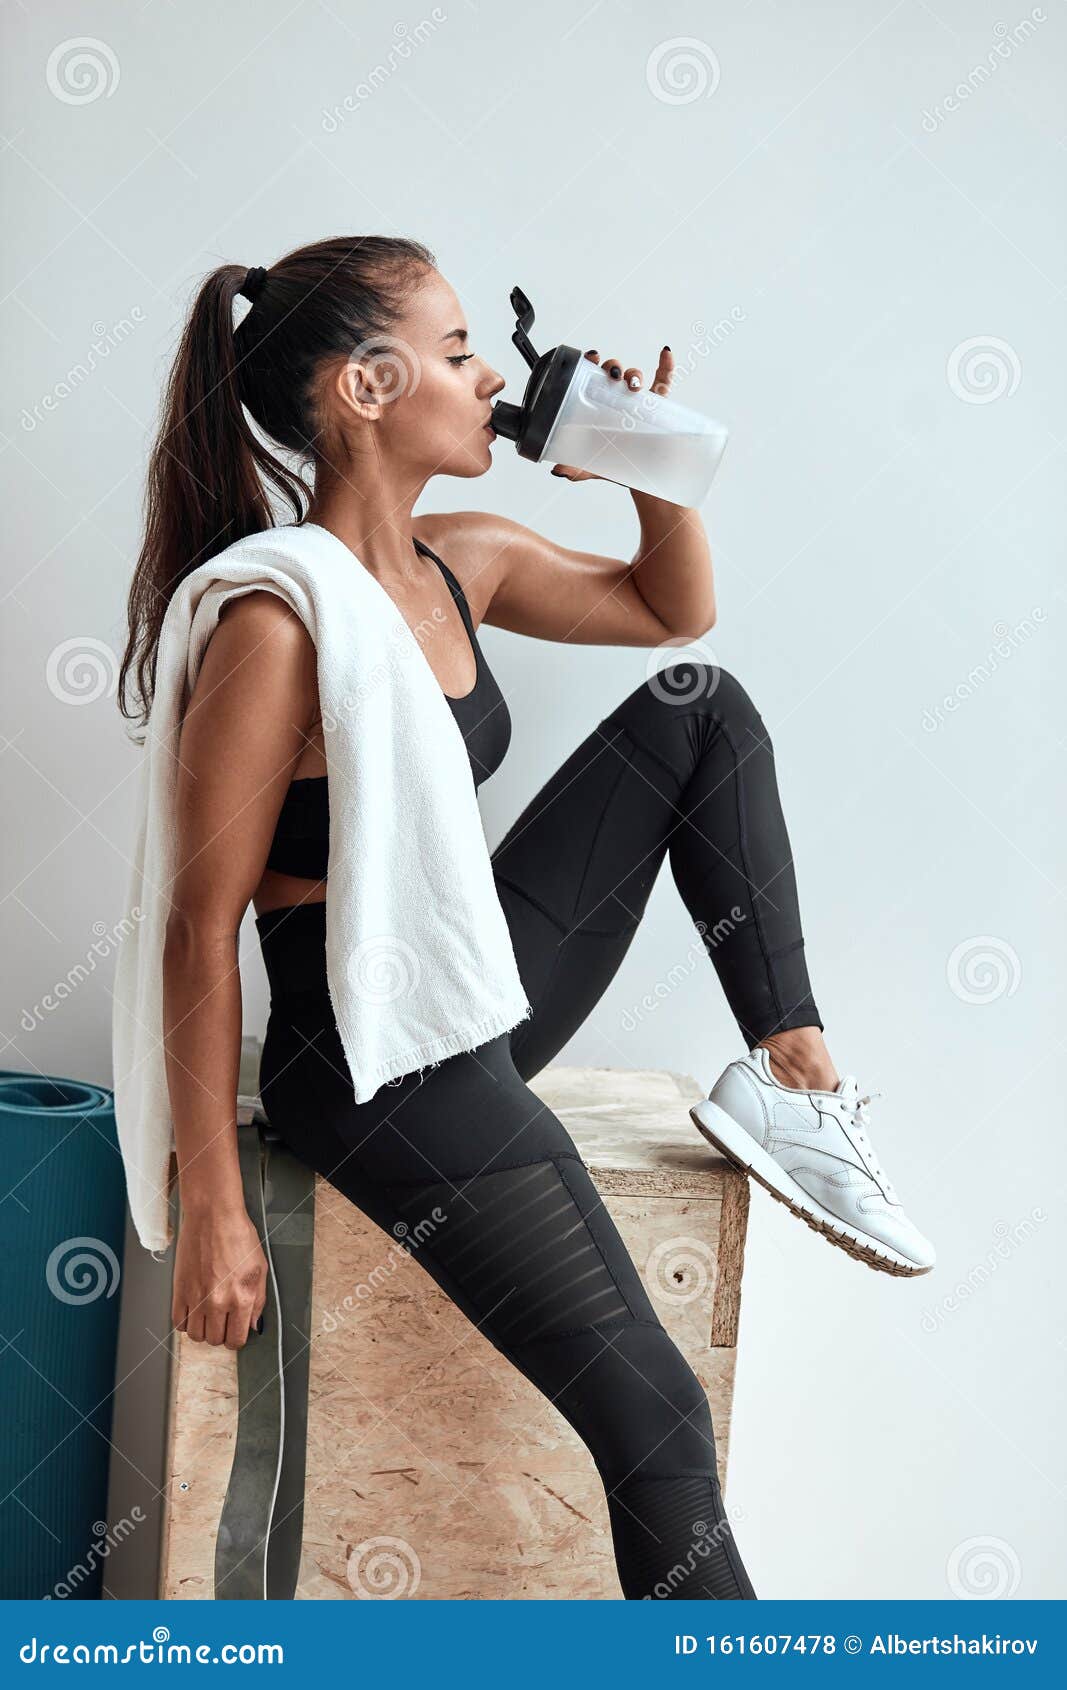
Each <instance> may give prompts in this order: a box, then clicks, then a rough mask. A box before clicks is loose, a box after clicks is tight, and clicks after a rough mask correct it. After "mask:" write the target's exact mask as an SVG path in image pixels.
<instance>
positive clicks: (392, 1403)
mask: <svg viewBox="0 0 1067 1690" xmlns="http://www.w3.org/2000/svg"><path fill="white" fill-rule="evenodd" d="M531 1089H532V1090H533V1091H535V1092H536V1093H537V1095H538V1096H539V1097H540V1098H541V1099H542V1100H543V1101H544V1102H545V1103H547V1104H548V1105H549V1106H550V1107H551V1108H552V1109H554V1110H555V1112H556V1113H557V1114H558V1115H559V1116H560V1118H561V1120H562V1121H563V1122H564V1124H565V1126H566V1127H567V1129H568V1131H569V1132H570V1134H571V1136H572V1137H573V1139H574V1141H575V1143H576V1145H577V1147H578V1150H579V1151H580V1153H581V1155H582V1157H583V1160H584V1161H585V1162H586V1164H587V1166H588V1168H589V1171H590V1173H591V1175H592V1177H593V1180H594V1183H595V1184H596V1185H597V1187H598V1189H599V1190H600V1192H601V1193H602V1194H603V1197H604V1201H605V1204H606V1206H607V1208H608V1210H609V1212H610V1214H611V1216H612V1218H613V1219H614V1221H615V1224H616V1225H617V1227H618V1228H619V1231H620V1232H621V1234H622V1236H623V1238H624V1239H625V1241H626V1244H627V1246H628V1248H629V1250H630V1252H631V1254H632V1256H633V1258H634V1260H635V1262H636V1264H637V1266H638V1269H639V1270H640V1272H641V1274H642V1276H643V1278H644V1281H645V1284H646V1286H647V1288H648V1291H649V1294H650V1296H651V1297H652V1300H653V1303H654V1304H655V1306H656V1308H657V1311H658V1312H659V1314H660V1318H661V1319H662V1321H663V1324H664V1326H665V1327H666V1328H667V1330H668V1332H669V1333H670V1334H671V1336H672V1337H673V1338H674V1340H675V1342H676V1343H677V1344H678V1346H679V1348H680V1349H681V1350H682V1351H683V1353H684V1354H685V1356H686V1358H687V1360H688V1361H689V1363H690V1365H691V1366H692V1368H693V1369H694V1371H695V1373H696V1374H697V1376H698V1377H699V1379H700V1380H701V1382H702V1384H703V1385H704V1387H705V1389H706V1390H707V1393H708V1399H709V1402H710V1405H711V1411H712V1415H713V1418H714V1424H715V1435H716V1445H717V1449H718V1458H719V1477H720V1482H721V1483H722V1485H723V1488H724V1494H725V1485H726V1459H727V1454H728V1450H729V1431H730V1405H731V1397H732V1393H733V1380H734V1363H735V1356H736V1343H737V1323H738V1312H739V1304H740V1296H741V1270H742V1261H743V1255H744V1242H745V1227H746V1221H747V1214H748V1184H747V1180H746V1179H745V1177H744V1176H743V1175H742V1174H741V1173H739V1172H737V1171H736V1170H735V1169H734V1168H733V1167H731V1166H730V1165H729V1164H728V1163H726V1162H725V1161H723V1160H721V1159H719V1158H717V1157H716V1156H715V1155H714V1154H713V1152H712V1150H711V1148H710V1146H709V1145H707V1143H706V1142H705V1141H704V1140H703V1139H702V1138H701V1137H700V1135H699V1134H698V1132H697V1130H696V1128H695V1127H694V1126H693V1124H692V1122H691V1121H690V1119H689V1115H688V1107H689V1104H690V1103H691V1102H693V1101H695V1100H696V1099H698V1098H700V1097H701V1096H703V1093H702V1092H701V1090H700V1088H699V1087H698V1086H697V1085H696V1084H695V1082H694V1081H693V1080H691V1079H688V1078H686V1077H684V1076H680V1075H675V1074H671V1073H666V1072H657V1071H647V1072H642V1071H626V1070H619V1069H606V1068H596V1069H588V1068H565V1067H549V1068H546V1069H545V1070H543V1072H542V1073H541V1074H539V1075H538V1076H537V1077H536V1078H535V1079H534V1080H533V1081H532V1082H531ZM390 1243H394V1241H392V1240H389V1239H388V1237H387V1235H386V1234H385V1233H384V1232H382V1231H381V1230H380V1229H379V1228H378V1227H377V1226H375V1225H374V1223H373V1222H371V1221H369V1220H367V1219H366V1217H365V1216H364V1215H363V1214H362V1213H361V1212H360V1211H359V1210H358V1209H356V1208H355V1207H354V1206H353V1205H352V1204H351V1203H349V1202H348V1200H347V1199H346V1198H344V1197H342V1195H341V1194H340V1193H339V1192H338V1191H336V1190H335V1189H334V1188H333V1187H332V1186H331V1185H330V1184H329V1183H328V1182H327V1181H325V1180H322V1179H321V1178H319V1177H317V1176H316V1182H315V1216H314V1272H313V1280H312V1291H311V1309H312V1318H311V1329H310V1332H309V1334H308V1336H309V1338H310V1344H311V1349H310V1357H309V1367H310V1385H309V1393H308V1441H307V1467H306V1481H305V1493H304V1497H305V1500H304V1517H303V1540H302V1542H303V1548H302V1553H301V1559H300V1572H299V1581H298V1585H297V1590H296V1595H297V1597H298V1598H305V1599H306V1598H322V1597H336V1598H339V1599H341V1600H345V1599H350V1598H360V1597H366V1596H372V1597H373V1596H393V1597H396V1596H400V1597H404V1598H409V1599H410V1598H414V1599H415V1600H424V1599H426V1600H433V1599H443V1598H467V1599H470V1600H486V1599H503V1598H538V1597H540V1598H566V1599H582V1600H586V1599H600V1598H618V1597H619V1596H620V1590H619V1584H618V1579H617V1577H616V1573H615V1563H614V1558H613V1555H612V1547H611V1535H610V1530H609V1526H608V1514H607V1506H606V1503H605V1500H604V1493H603V1487H602V1485H601V1482H600V1479H599V1477H598V1475H597V1472H596V1469H595V1468H594V1466H593V1463H592V1460H591V1458H590V1456H589V1453H588V1451H587V1450H586V1448H585V1446H584V1445H583V1444H582V1443H581V1442H580V1440H579V1439H578V1437H577V1435H576V1434H575V1433H574V1432H573V1430H572V1429H571V1427H570V1426H569V1425H568V1424H567V1422H566V1421H565V1420H564V1419H563V1417H562V1416H561V1415H560V1414H559V1413H558V1411H557V1410H556V1409H555V1408H553V1407H552V1405H551V1404H550V1403H549V1402H548V1401H547V1400H546V1399H545V1398H544V1397H543V1396H542V1395H541V1394H540V1393H539V1392H538V1391H537V1390H536V1389H535V1388H534V1387H533V1386H532V1385H531V1384H529V1383H528V1381H527V1380H525V1379H524V1378H523V1377H522V1376H521V1374H519V1373H518V1372H517V1371H516V1370H515V1369H514V1368H513V1367H512V1366H511V1365H510V1363H508V1362H507V1361H506V1360H505V1359H504V1357H502V1356H501V1355H500V1354H499V1353H498V1352H497V1351H496V1350H495V1349H494V1348H493V1346H492V1345H491V1344H490V1343H489V1341H488V1340H487V1339H486V1338H484V1337H483V1336H482V1335H481V1333H479V1332H478V1330H477V1329H476V1328H475V1327H474V1326H473V1325H472V1324H471V1322H469V1321H468V1320H467V1319H466V1318H465V1316H463V1315H462V1314H461V1313H460V1312H459V1310H458V1309H457V1308H456V1307H455V1306H454V1305H453V1304H452V1303H451V1302H450V1300H449V1299H448V1298H447V1297H446V1296H445V1295H444V1294H443V1293H442V1292H441V1291H440V1290H439V1289H438V1287H437V1286H436V1285H435V1283H434V1282H433V1280H431V1279H430V1277H429V1276H428V1275H427V1274H426V1273H425V1272H424V1271H423V1269H422V1268H421V1267H420V1266H419V1265H418V1262H417V1260H416V1259H414V1258H413V1257H409V1256H407V1255H406V1254H405V1253H404V1252H403V1251H401V1250H397V1249H396V1248H395V1243H394V1248H393V1249H392V1250H390V1249H389V1244H390ZM383 1264H385V1265H386V1266H387V1267H388V1272H386V1273H383V1272H382V1268H383ZM372 1273H373V1274H374V1279H373V1281H372V1283H373V1284H374V1287H375V1290H374V1295H373V1296H369V1297H366V1298H365V1299H361V1298H359V1297H353V1296H352V1295H351V1292H352V1289H353V1287H355V1286H360V1285H364V1284H366V1283H367V1281H368V1276H369V1275H371V1274H372ZM346 1298H347V1302H346ZM175 1338H176V1348H175V1357H174V1366H173V1372H172V1387H171V1399H170V1429H169V1436H168V1460H167V1474H166V1506H165V1511H164V1527H163V1532H164V1540H163V1553H162V1558H161V1568H162V1571H161V1582H160V1592H159V1593H160V1595H161V1596H162V1597H166V1598H169V1599H175V1598H182V1597H194V1598H200V1599H203V1598H208V1599H211V1598H212V1597H213V1596H214V1594H215V1592H214V1588H213V1564H214V1546H215V1537H216V1533H217V1528H218V1522H219V1517H220V1513H221V1510H222V1504H223V1499H224V1497H225V1494H226V1487H227V1484H228V1481H229V1474H230V1467H231V1462H232V1459H233V1451H234V1440H235V1432H236V1418H237V1389H236V1369H237V1358H236V1352H234V1351H231V1350H227V1349H225V1348H224V1347H222V1346H218V1347H216V1346H211V1345H207V1344H201V1343H194V1342H192V1341H191V1340H190V1339H188V1338H187V1337H186V1336H185V1334H184V1333H179V1334H176V1335H175ZM251 1341H252V1342H255V1340H254V1339H253V1340H251Z"/></svg>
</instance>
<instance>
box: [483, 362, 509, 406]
mask: <svg viewBox="0 0 1067 1690" xmlns="http://www.w3.org/2000/svg"><path fill="white" fill-rule="evenodd" d="M507 385H508V384H507V382H506V381H505V379H504V377H503V376H502V375H501V374H500V373H499V371H498V370H492V369H491V370H487V371H486V375H485V379H484V380H483V381H482V382H481V383H480V384H479V389H478V391H479V393H480V394H481V396H482V397H483V398H485V399H492V397H493V396H494V394H496V393H499V392H500V389H501V388H502V387H506V386H507Z"/></svg>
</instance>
